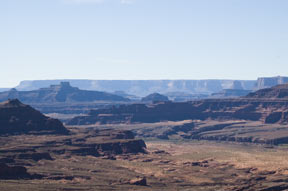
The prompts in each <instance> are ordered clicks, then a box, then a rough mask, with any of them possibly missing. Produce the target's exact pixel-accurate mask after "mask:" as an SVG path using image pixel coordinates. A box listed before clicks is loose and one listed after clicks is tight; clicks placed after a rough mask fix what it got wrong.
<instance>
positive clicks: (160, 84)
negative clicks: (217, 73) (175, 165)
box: [16, 80, 256, 97]
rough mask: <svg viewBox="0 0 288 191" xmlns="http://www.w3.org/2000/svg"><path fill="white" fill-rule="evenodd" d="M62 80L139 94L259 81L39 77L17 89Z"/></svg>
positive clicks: (213, 90) (247, 86) (200, 91)
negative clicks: (61, 78) (49, 78)
mask: <svg viewBox="0 0 288 191" xmlns="http://www.w3.org/2000/svg"><path fill="white" fill-rule="evenodd" d="M62 81H66V82H70V84H71V85H72V86H74V87H78V88H80V89H83V90H97V91H104V92H111V93H112V92H117V91H118V92H119V91H122V92H125V93H127V94H130V95H136V96H140V97H144V96H147V95H149V94H152V93H155V92H157V93H160V94H166V93H169V92H183V93H190V94H211V93H217V92H220V91H222V90H223V89H232V88H241V89H244V90H252V89H253V88H254V87H255V83H256V81H255V80H247V81H245V80H36V81H22V82H21V83H20V84H19V85H18V86H17V87H16V89H17V90H19V91H30V90H35V89H39V88H43V87H48V86H50V85H53V84H59V83H60V82H62ZM235 85H236V87H235Z"/></svg>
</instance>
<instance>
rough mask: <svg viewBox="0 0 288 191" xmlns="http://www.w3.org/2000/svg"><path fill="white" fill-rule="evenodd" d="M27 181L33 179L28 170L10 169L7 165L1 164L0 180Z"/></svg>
mask: <svg viewBox="0 0 288 191" xmlns="http://www.w3.org/2000/svg"><path fill="white" fill-rule="evenodd" d="M25 178H26V179H27V178H31V175H30V174H29V173H28V172H27V169H26V168H25V167H22V166H14V167H10V166H8V165H6V164H5V163H0V179H25Z"/></svg>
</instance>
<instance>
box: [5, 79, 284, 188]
mask: <svg viewBox="0 0 288 191" xmlns="http://www.w3.org/2000/svg"><path fill="white" fill-rule="evenodd" d="M232 84H233V83H232ZM274 85H275V84H274ZM238 87H239V86H238ZM255 87H256V86H255ZM235 90H237V89H235ZM220 91H223V90H220ZM234 92H235V91H234ZM122 94H124V93H122ZM125 95H126V94H125ZM127 95H128V94H127ZM174 95H175V94H174ZM178 95H179V93H178ZM221 95H222V97H217V98H215V97H214V96H213V95H212V93H211V94H210V96H209V95H207V96H206V97H205V98H195V97H193V99H191V100H188V101H175V100H174V101H173V100H171V97H169V96H165V95H161V94H159V93H153V94H151V95H149V96H146V97H143V98H137V97H138V96H139V95H137V96H136V95H131V94H130V99H129V98H128V97H123V95H122V96H121V95H116V94H113V93H107V92H101V91H94V90H81V89H80V88H76V87H72V86H71V85H70V84H69V83H67V82H65V83H64V82H62V83H61V84H60V85H51V86H50V87H49V88H41V89H39V90H37V89H35V90H29V91H28V90H26V91H18V90H16V89H11V90H8V91H4V92H2V93H0V100H1V101H2V102H1V103H0V127H1V128H0V143H1V148H0V189H1V190H3V191H6V190H7V191H10V190H17V189H18V190H27V191H28V190H197V191H198V190H205V191H207V190H211V191H213V190H234V191H241V190H251V191H252V190H262V191H274V190H277V191H278V190H287V189H288V183H287V182H288V176H287V174H288V163H287V157H288V147H287V145H288V128H287V124H288V85H287V84H285V83H284V82H283V83H279V84H278V85H277V84H276V85H275V86H271V87H266V88H264V89H261V88H260V89H259V88H258V89H257V90H256V89H255V90H251V91H249V92H247V95H245V96H242V95H241V96H239V95H238V96H235V95H233V96H224V95H223V94H221ZM218 96H220V95H219V94H218ZM131 97H133V98H134V99H131ZM35 108H36V109H35Z"/></svg>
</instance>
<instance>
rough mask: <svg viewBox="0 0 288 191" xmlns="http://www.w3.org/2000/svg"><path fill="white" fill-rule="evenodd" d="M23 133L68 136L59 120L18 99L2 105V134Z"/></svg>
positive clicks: (0, 111)
mask: <svg viewBox="0 0 288 191" xmlns="http://www.w3.org/2000/svg"><path fill="white" fill-rule="evenodd" d="M21 133H52V134H67V133H68V130H67V129H66V128H65V127H64V126H63V124H62V123H61V122H60V121H59V120H56V119H52V118H49V117H46V116H44V115H43V114H41V113H40V112H39V111H37V110H35V109H33V108H32V107H30V106H28V105H24V104H22V103H21V102H20V101H19V100H17V99H14V100H8V101H6V102H2V103H0V134H21Z"/></svg>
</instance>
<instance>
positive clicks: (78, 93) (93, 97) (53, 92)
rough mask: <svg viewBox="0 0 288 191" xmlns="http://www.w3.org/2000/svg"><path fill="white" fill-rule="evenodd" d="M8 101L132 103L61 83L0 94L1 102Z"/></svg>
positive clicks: (126, 99)
mask: <svg viewBox="0 0 288 191" xmlns="http://www.w3.org/2000/svg"><path fill="white" fill-rule="evenodd" d="M7 99H19V100H21V101H22V102H25V103H41V102H45V103H54V102H68V103H69V102H94V101H130V100H129V99H128V98H124V97H121V96H118V95H114V94H110V93H106V92H100V91H88V90H80V89H79V88H76V87H72V86H70V83H69V82H61V83H60V85H51V86H50V87H48V88H40V89H38V90H31V91H18V90H16V89H11V90H10V91H6V92H2V93H0V101H5V100H7Z"/></svg>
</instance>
